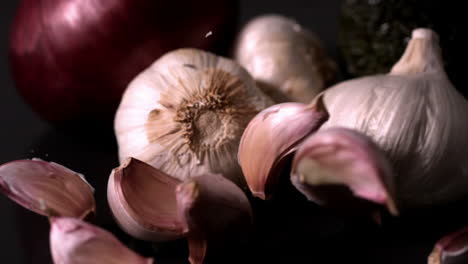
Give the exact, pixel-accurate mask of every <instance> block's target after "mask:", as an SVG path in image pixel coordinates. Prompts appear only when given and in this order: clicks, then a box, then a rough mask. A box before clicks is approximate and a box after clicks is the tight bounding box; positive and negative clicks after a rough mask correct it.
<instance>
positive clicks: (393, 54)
mask: <svg viewBox="0 0 468 264" xmlns="http://www.w3.org/2000/svg"><path fill="white" fill-rule="evenodd" d="M461 4H463V1H443V0H427V1H420V0H344V1H343V3H342V9H341V18H340V23H341V28H340V35H339V47H340V51H341V54H342V56H343V58H344V60H345V63H346V69H345V72H347V74H349V75H351V76H363V75H370V74H376V73H385V72H388V71H389V70H390V67H391V66H392V65H393V63H394V62H395V61H397V60H398V58H399V57H400V56H401V54H403V50H404V47H405V46H406V42H407V41H408V40H409V37H410V36H411V31H412V30H413V29H415V28H418V27H427V28H431V29H433V30H434V31H436V32H437V33H438V34H439V36H440V45H441V46H442V47H444V49H443V58H444V60H445V61H444V62H445V67H446V71H447V73H448V75H449V78H450V80H451V81H452V82H453V83H454V85H455V87H457V88H458V89H460V90H462V91H464V93H465V95H468V87H467V85H466V82H465V81H464V80H463V70H464V68H465V67H464V65H463V64H462V63H463V62H464V61H465V59H466V58H467V56H466V55H467V52H466V50H467V49H466V48H465V46H468V41H467V40H466V35H467V34H468V30H467V29H466V27H465V26H464V22H465V19H464V18H465V14H464V13H463V12H466V11H464V10H465V9H463V8H462V7H461ZM465 87H466V88H465Z"/></svg>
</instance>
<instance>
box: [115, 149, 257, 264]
mask: <svg viewBox="0 0 468 264" xmlns="http://www.w3.org/2000/svg"><path fill="white" fill-rule="evenodd" d="M107 194H108V201H109V205H110V208H111V210H112V213H113V214H114V217H115V219H116V221H117V223H118V224H119V225H120V226H121V227H122V229H123V230H124V231H125V232H127V233H128V234H130V235H131V236H133V237H136V238H139V239H143V240H148V241H168V240H174V239H178V238H187V239H188V241H189V248H190V261H191V262H192V263H202V262H203V260H204V258H205V254H206V250H207V248H208V242H210V245H209V246H210V248H216V247H217V246H220V245H222V243H220V242H222V241H225V240H228V239H232V238H233V237H235V236H230V234H231V233H230V232H233V231H234V230H235V232H236V235H242V234H245V229H244V228H245V227H246V226H247V227H248V226H249V224H250V221H251V208H250V204H249V201H248V199H247V197H246V196H245V194H244V193H243V192H242V190H241V189H240V188H239V187H238V186H237V185H236V184H234V183H233V182H231V181H230V180H228V179H226V178H224V177H223V176H222V175H219V174H205V175H201V176H194V177H192V178H190V179H186V180H185V181H180V180H178V179H177V177H171V176H169V175H167V174H165V173H163V172H161V171H160V170H158V169H156V168H154V167H152V166H151V165H149V164H147V163H145V162H143V161H140V160H137V159H134V158H130V159H128V160H127V161H126V162H125V163H123V164H122V165H121V166H120V167H118V168H116V169H114V170H113V171H112V173H111V176H110V179H109V183H108V189H107Z"/></svg>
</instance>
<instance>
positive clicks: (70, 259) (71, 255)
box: [50, 217, 154, 264]
mask: <svg viewBox="0 0 468 264" xmlns="http://www.w3.org/2000/svg"><path fill="white" fill-rule="evenodd" d="M50 248H51V252H52V258H53V260H54V263H56V264H93V263H95V264H101V263H112V264H152V263H154V261H153V259H151V258H144V257H142V256H140V255H138V254H137V253H135V252H133V251H132V250H130V249H129V248H127V247H126V246H124V245H123V244H122V243H121V242H120V241H119V240H117V238H115V237H114V236H113V235H112V234H111V233H109V232H108V231H106V230H104V229H101V228H99V227H97V226H93V225H91V224H88V223H85V222H83V221H81V220H78V219H75V218H67V217H59V218H52V219H51V230H50Z"/></svg>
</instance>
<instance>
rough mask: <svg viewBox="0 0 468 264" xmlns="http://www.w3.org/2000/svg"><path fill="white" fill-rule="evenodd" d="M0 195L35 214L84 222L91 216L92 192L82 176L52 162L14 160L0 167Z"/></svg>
mask: <svg viewBox="0 0 468 264" xmlns="http://www.w3.org/2000/svg"><path fill="white" fill-rule="evenodd" d="M0 192H3V193H4V194H5V195H6V196H8V197H9V198H10V199H12V200H13V201H15V202H16V203H18V204H20V205H22V206H23V207H25V208H27V209H29V210H31V211H33V212H36V213H38V214H41V215H44V216H48V217H52V216H68V217H76V218H81V219H84V218H86V217H87V216H89V215H91V214H93V213H94V211H95V208H96V205H95V200H94V196H93V192H94V189H93V188H92V187H91V185H89V183H87V182H86V180H85V179H84V176H83V175H81V174H79V173H76V172H74V171H72V170H70V169H68V168H66V167H64V166H62V165H59V164H57V163H54V162H46V161H43V160H40V159H32V160H17V161H12V162H9V163H5V164H3V165H1V166H0Z"/></svg>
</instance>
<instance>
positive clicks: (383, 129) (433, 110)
mask: <svg viewBox="0 0 468 264" xmlns="http://www.w3.org/2000/svg"><path fill="white" fill-rule="evenodd" d="M323 101H324V104H325V107H326V109H327V111H328V112H329V114H330V118H329V119H328V121H327V122H325V123H324V125H323V126H322V127H321V129H326V128H328V127H333V126H342V127H347V128H351V129H355V130H357V131H359V132H361V133H364V134H365V135H367V136H369V137H371V138H372V139H373V140H374V141H375V142H376V143H377V144H378V146H379V147H380V148H381V149H383V150H384V151H385V152H386V155H387V156H388V158H389V159H390V161H391V162H392V163H393V167H394V170H395V173H396V175H395V179H394V180H395V186H396V193H397V194H396V195H397V200H398V201H397V203H399V204H400V207H406V208H408V207H419V206H430V205H435V204H440V203H444V202H448V201H450V200H453V199H457V198H460V197H461V196H462V195H464V194H467V193H468V104H467V102H466V100H465V99H464V98H463V96H462V95H461V94H459V93H458V92H457V91H456V90H455V88H454V87H453V85H452V84H451V82H450V81H449V79H448V77H447V75H446V73H445V72H444V69H443V62H442V59H441V51H440V47H439V44H438V37H437V35H436V33H435V32H433V31H432V30H430V29H416V30H414V31H413V33H412V38H411V40H410V42H409V43H408V47H407V48H406V51H405V53H404V54H403V56H402V58H401V59H400V61H398V63H396V65H395V66H394V67H393V68H392V70H391V72H390V73H389V74H387V75H375V76H369V77H364V78H358V79H354V80H350V81H346V82H343V83H340V84H338V85H336V86H334V87H331V88H330V89H327V90H325V91H324V93H323Z"/></svg>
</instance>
